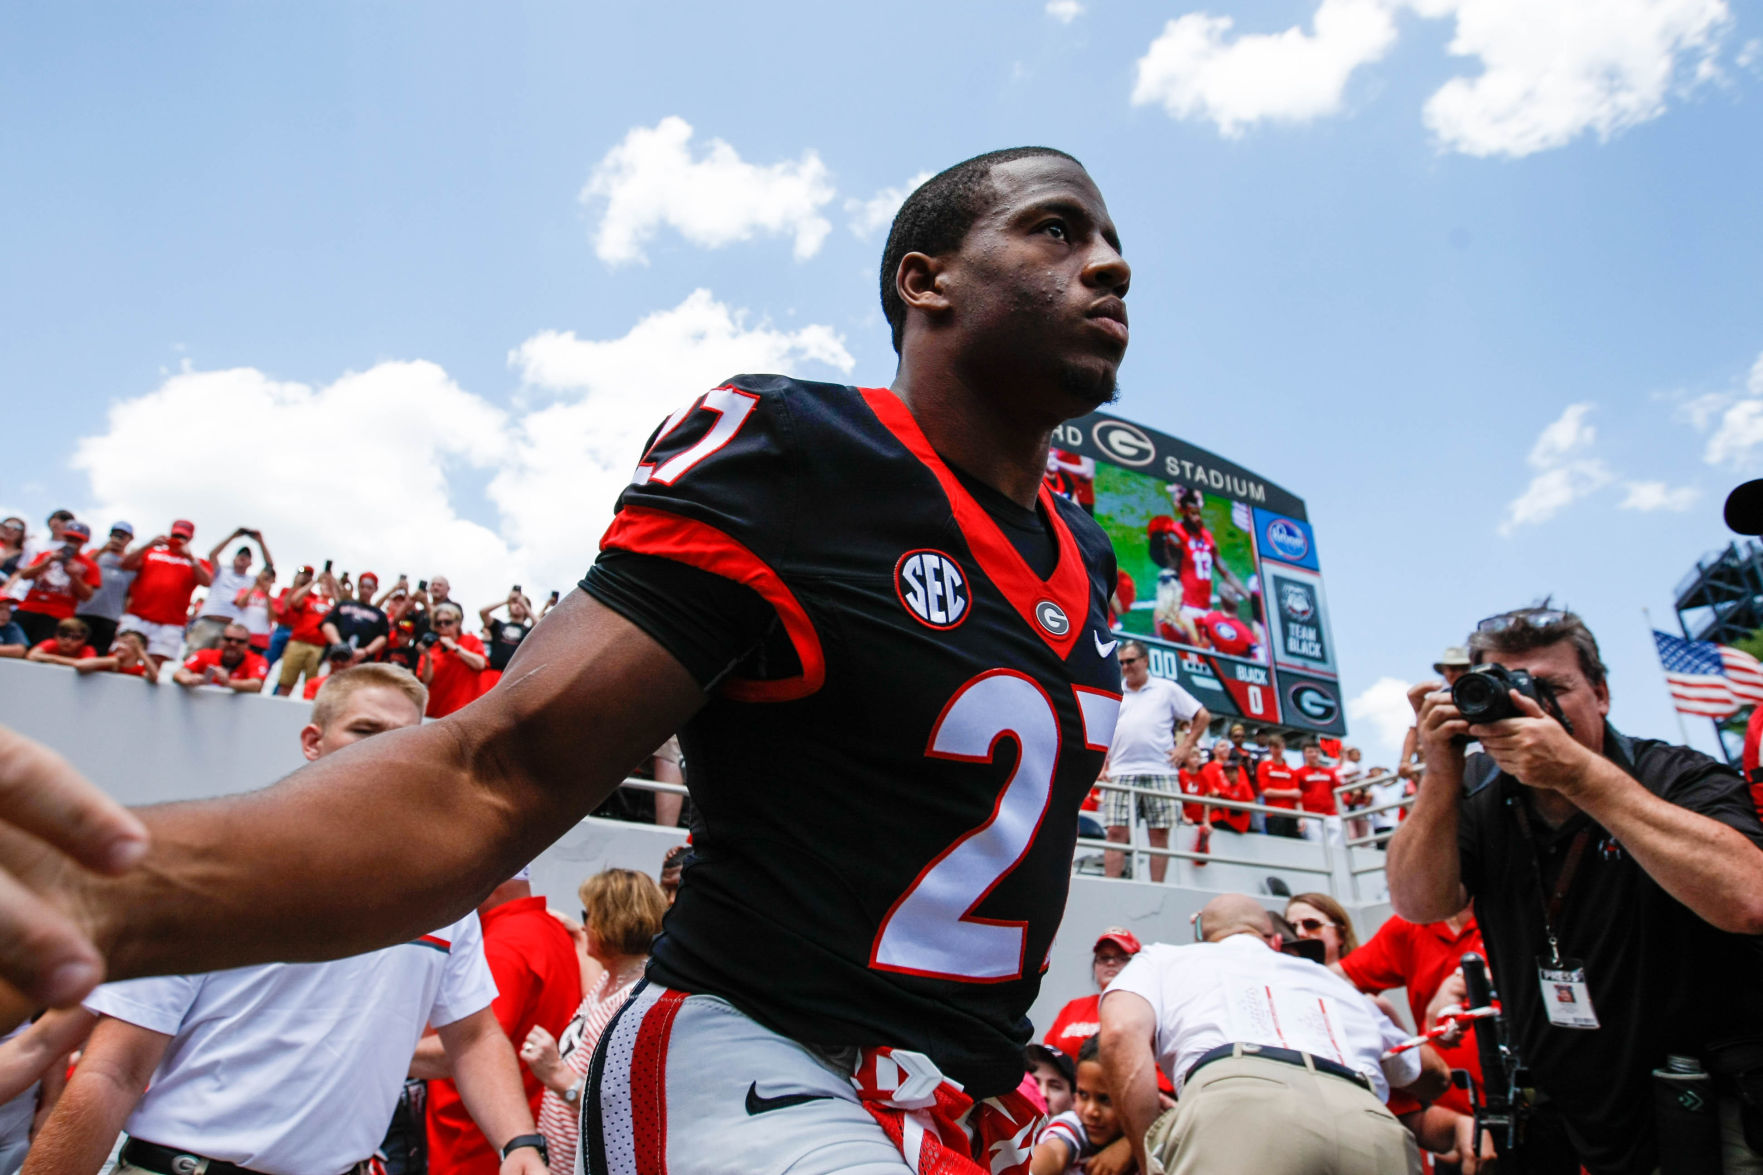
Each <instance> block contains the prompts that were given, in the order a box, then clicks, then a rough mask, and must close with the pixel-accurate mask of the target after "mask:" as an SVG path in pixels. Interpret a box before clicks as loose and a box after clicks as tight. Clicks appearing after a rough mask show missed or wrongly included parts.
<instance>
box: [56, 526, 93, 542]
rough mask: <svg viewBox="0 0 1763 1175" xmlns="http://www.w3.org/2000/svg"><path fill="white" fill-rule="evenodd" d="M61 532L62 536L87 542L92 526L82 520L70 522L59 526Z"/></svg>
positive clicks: (90, 535)
mask: <svg viewBox="0 0 1763 1175" xmlns="http://www.w3.org/2000/svg"><path fill="white" fill-rule="evenodd" d="M61 534H62V537H64V538H66V537H72V538H77V539H79V540H80V541H81V542H87V541H89V540H90V539H91V537H92V528H91V527H89V526H87V525H86V524H85V523H83V522H70V523H68V524H67V525H66V526H64V527H62V528H61Z"/></svg>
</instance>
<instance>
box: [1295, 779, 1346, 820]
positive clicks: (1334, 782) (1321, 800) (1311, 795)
mask: <svg viewBox="0 0 1763 1175" xmlns="http://www.w3.org/2000/svg"><path fill="white" fill-rule="evenodd" d="M1296 778H1297V780H1298V788H1299V790H1300V791H1302V792H1303V793H1304V799H1303V801H1302V806H1303V808H1304V811H1306V812H1319V813H1321V814H1322V815H1324V816H1333V815H1334V814H1335V813H1336V812H1337V811H1339V809H1338V808H1336V807H1335V802H1334V789H1335V788H1337V787H1339V786H1341V777H1340V773H1339V772H1337V771H1336V770H1335V769H1334V768H1333V767H1300V768H1298V770H1297V772H1296Z"/></svg>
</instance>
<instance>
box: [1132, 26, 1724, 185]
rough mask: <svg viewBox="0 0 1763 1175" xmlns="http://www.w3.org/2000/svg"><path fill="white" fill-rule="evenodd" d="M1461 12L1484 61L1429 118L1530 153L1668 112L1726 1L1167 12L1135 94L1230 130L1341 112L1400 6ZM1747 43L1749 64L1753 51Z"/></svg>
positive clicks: (1387, 41) (1468, 136) (1475, 146)
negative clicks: (1278, 19) (1255, 16)
mask: <svg viewBox="0 0 1763 1175" xmlns="http://www.w3.org/2000/svg"><path fill="white" fill-rule="evenodd" d="M1404 10H1406V11H1410V12H1412V13H1414V14H1416V15H1418V16H1420V17H1422V18H1427V19H1434V20H1445V19H1452V20H1454V21H1455V23H1456V28H1455V33H1454V35H1453V37H1452V40H1451V42H1450V46H1449V50H1450V52H1451V54H1452V55H1454V56H1457V57H1465V58H1473V59H1475V60H1476V61H1478V62H1479V63H1480V65H1481V72H1480V73H1479V74H1477V75H1475V76H1473V77H1458V78H1452V79H1451V80H1450V81H1448V82H1446V83H1445V84H1444V85H1443V86H1441V87H1439V89H1438V90H1437V91H1436V92H1435V93H1433V95H1432V96H1431V97H1430V98H1429V99H1428V100H1427V102H1426V104H1425V107H1424V109H1423V111H1422V120H1423V121H1424V123H1425V125H1426V126H1427V128H1428V129H1429V130H1431V131H1432V133H1433V135H1434V137H1435V138H1436V139H1437V141H1438V143H1439V145H1440V146H1441V147H1443V148H1444V149H1446V150H1450V151H1458V152H1462V153H1464V154H1468V155H1480V156H1487V155H1505V156H1523V155H1529V154H1532V153H1534V152H1537V151H1543V150H1547V149H1550V148H1553V147H1560V146H1563V145H1564V144H1566V143H1569V142H1571V141H1573V140H1574V139H1576V138H1578V137H1579V136H1581V135H1583V134H1587V133H1592V134H1595V135H1597V136H1598V137H1599V138H1600V139H1606V140H1607V139H1609V138H1610V137H1612V136H1613V135H1616V134H1618V133H1619V132H1621V131H1623V130H1626V129H1627V128H1629V127H1632V126H1635V125H1637V124H1639V123H1643V122H1647V121H1650V120H1652V119H1654V118H1657V117H1659V116H1660V115H1661V114H1663V113H1664V112H1665V109H1666V105H1667V101H1668V99H1669V98H1670V97H1671V95H1672V93H1673V91H1674V90H1675V91H1679V92H1687V91H1689V90H1691V89H1693V88H1695V87H1696V86H1698V85H1701V84H1702V83H1704V82H1707V81H1710V80H1713V79H1715V78H1718V77H1719V76H1720V71H1719V68H1718V66H1717V64H1716V55H1717V54H1718V52H1719V51H1720V48H1721V45H1722V43H1723V42H1724V40H1725V38H1726V34H1727V33H1728V32H1729V31H1730V29H1731V27H1732V15H1731V12H1730V10H1729V8H1728V4H1727V0H1548V2H1547V3H1540V4H1539V3H1536V0H1319V3H1318V4H1317V7H1316V10H1315V16H1314V18H1313V21H1312V29H1311V31H1309V32H1306V31H1304V30H1303V29H1301V28H1298V27H1292V28H1288V29H1286V30H1284V31H1283V32H1279V33H1266V34H1263V33H1244V34H1242V35H1239V36H1237V37H1235V38H1234V39H1232V38H1231V37H1230V36H1229V34H1230V32H1231V30H1232V28H1233V27H1234V22H1233V21H1232V19H1231V18H1230V17H1228V16H1214V15H1212V14H1210V13H1204V12H1191V13H1188V14H1186V15H1184V16H1181V17H1178V18H1176V19H1175V20H1172V21H1170V22H1169V23H1168V24H1167V25H1166V26H1164V29H1163V32H1162V34H1161V35H1160V36H1158V38H1157V39H1156V40H1155V41H1153V42H1152V43H1151V46H1150V48H1149V49H1148V50H1147V51H1146V53H1145V56H1144V57H1142V58H1140V60H1139V62H1138V82H1137V85H1135V87H1134V89H1133V102H1134V104H1137V105H1143V104H1147V103H1153V102H1156V103H1161V104H1162V106H1163V107H1164V109H1165V110H1167V111H1168V112H1169V114H1170V115H1171V116H1172V117H1175V118H1205V119H1208V120H1210V121H1212V122H1213V123H1215V124H1216V125H1217V126H1218V129H1219V131H1220V133H1222V134H1224V135H1227V136H1235V135H1240V134H1241V133H1243V131H1244V130H1245V129H1246V128H1247V127H1249V126H1251V125H1253V124H1255V123H1258V122H1262V121H1283V122H1308V121H1310V120H1312V119H1316V118H1320V117H1324V116H1327V115H1332V114H1337V113H1339V112H1340V110H1341V109H1342V107H1343V106H1344V104H1345V93H1346V86H1347V83H1348V81H1349V79H1350V78H1351V77H1352V75H1353V73H1354V71H1355V70H1358V69H1359V68H1361V67H1363V66H1367V65H1371V64H1373V63H1375V62H1377V61H1379V60H1381V59H1382V58H1384V57H1385V56H1386V55H1387V54H1388V53H1389V51H1390V49H1391V47H1392V46H1393V45H1394V44H1395V43H1396V39H1397V28H1396V16H1397V15H1398V14H1399V13H1400V12H1402V11H1404ZM1756 56H1757V51H1756V50H1755V49H1754V48H1753V46H1752V45H1751V44H1747V45H1746V46H1745V48H1743V49H1741V50H1740V53H1739V62H1740V64H1741V65H1744V64H1746V63H1747V62H1749V61H1753V60H1755V59H1756Z"/></svg>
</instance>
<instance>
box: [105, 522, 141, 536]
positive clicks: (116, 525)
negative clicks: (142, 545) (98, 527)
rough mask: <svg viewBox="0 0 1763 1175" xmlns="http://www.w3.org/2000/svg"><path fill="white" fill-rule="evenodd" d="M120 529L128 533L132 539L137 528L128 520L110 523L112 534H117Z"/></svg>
mask: <svg viewBox="0 0 1763 1175" xmlns="http://www.w3.org/2000/svg"><path fill="white" fill-rule="evenodd" d="M118 531H121V532H122V533H123V534H126V535H128V536H129V537H130V538H131V539H132V538H134V537H135V528H134V527H132V526H130V525H129V524H128V523H126V522H113V523H111V524H110V533H111V534H115V533H116V532H118Z"/></svg>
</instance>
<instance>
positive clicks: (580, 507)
mask: <svg viewBox="0 0 1763 1175" xmlns="http://www.w3.org/2000/svg"><path fill="white" fill-rule="evenodd" d="M509 362H510V364H511V365H513V366H514V367H515V368H517V369H518V370H519V371H520V373H521V376H522V378H523V379H524V380H525V381H526V383H527V384H528V385H530V386H531V387H533V388H535V389H544V390H546V391H550V392H553V393H556V397H555V398H554V399H553V400H552V401H551V402H549V403H547V404H546V405H545V406H543V407H541V408H539V409H538V410H536V411H534V412H533V413H531V414H530V415H528V416H527V417H526V418H525V419H524V420H522V421H521V422H520V426H519V428H518V429H517V430H516V432H515V433H514V436H513V438H512V441H511V443H512V446H513V450H514V451H513V454H512V456H511V460H510V461H509V463H508V465H507V466H506V467H505V468H504V469H503V470H502V472H500V473H498V474H497V475H496V477H495V479H494V480H492V481H491V483H490V487H489V495H490V498H491V500H492V501H494V502H495V503H496V504H497V505H498V506H499V507H500V508H501V510H502V512H503V518H504V531H505V533H506V534H507V536H508V539H509V542H510V544H511V545H512V546H513V547H514V548H515V549H516V551H517V552H519V553H520V555H521V556H522V557H523V558H524V559H525V560H527V561H528V562H530V563H532V564H533V565H534V566H535V567H537V568H538V569H539V571H540V573H541V574H549V575H551V576H553V577H558V576H567V577H568V582H574V580H575V579H577V578H579V577H580V576H581V573H582V572H583V571H585V570H586V569H587V566H588V563H589V562H590V561H591V560H592V558H593V554H594V551H595V550H596V549H597V547H598V543H599V539H600V534H601V532H602V531H604V530H605V528H606V524H607V523H608V522H610V521H611V518H612V504H613V501H614V500H615V499H616V498H617V497H618V492H619V490H620V489H622V488H623V487H624V485H625V484H626V483H627V482H628V481H629V480H630V475H631V471H632V470H633V469H634V468H635V467H636V463H637V459H638V457H640V456H641V449H642V445H643V442H644V440H646V439H647V438H648V436H649V434H650V433H651V432H653V431H654V429H655V426H656V425H658V424H660V423H661V421H662V420H663V419H664V418H665V417H666V416H667V414H668V413H670V412H672V411H673V410H674V409H676V408H678V407H679V406H680V405H682V404H684V403H686V402H687V401H689V400H690V399H691V398H692V397H694V396H697V395H698V394H700V393H702V392H705V391H708V390H709V389H711V388H713V387H715V386H716V385H717V383H718V382H719V381H721V380H724V379H727V378H728V377H729V376H731V375H736V374H739V373H741V372H755V371H758V372H763V371H788V372H792V373H793V372H796V371H799V370H801V369H802V368H803V367H805V366H810V367H811V366H816V365H818V366H820V367H822V368H830V369H832V370H833V371H836V372H839V373H848V372H850V371H851V370H852V369H853V368H854V367H855V365H856V364H855V361H854V360H853V359H852V358H851V355H850V353H849V352H848V351H847V350H846V349H845V345H844V342H843V340H841V339H840V337H839V336H838V335H837V334H836V333H834V332H833V330H832V329H831V328H830V327H826V326H818V325H810V326H805V327H802V328H801V329H799V330H795V331H781V330H777V329H774V328H772V327H771V326H769V325H766V324H764V323H761V324H759V325H757V326H748V325H746V324H745V322H744V321H743V318H742V315H741V314H740V313H739V312H737V311H734V310H731V309H730V308H729V307H727V306H725V305H723V304H722V303H720V302H718V301H716V299H715V298H714V297H713V296H712V295H711V293H710V291H708V290H696V291H694V292H693V293H692V294H691V295H690V296H689V297H687V298H686V300H685V301H683V302H681V303H680V304H679V305H678V306H676V307H674V308H673V309H671V310H663V311H659V312H657V313H654V314H651V315H649V316H648V317H646V318H644V319H643V320H642V321H641V322H639V323H637V324H636V326H634V327H632V328H631V330H630V332H629V333H628V334H626V335H624V336H623V337H621V338H617V339H610V340H604V341H597V340H585V339H578V338H577V337H576V336H575V334H574V332H557V331H543V332H541V333H539V334H536V335H534V336H533V337H532V338H530V339H528V340H527V341H526V342H524V343H522V344H521V345H520V346H519V347H517V348H516V349H515V350H514V351H513V352H511V353H510V355H509ZM547 582H550V581H547Z"/></svg>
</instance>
